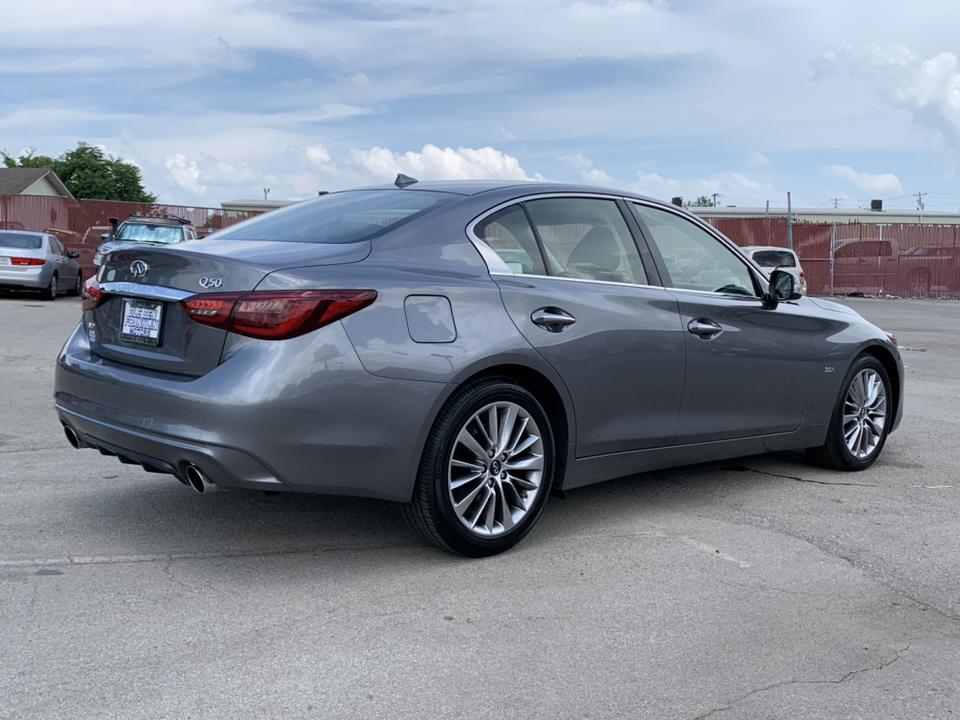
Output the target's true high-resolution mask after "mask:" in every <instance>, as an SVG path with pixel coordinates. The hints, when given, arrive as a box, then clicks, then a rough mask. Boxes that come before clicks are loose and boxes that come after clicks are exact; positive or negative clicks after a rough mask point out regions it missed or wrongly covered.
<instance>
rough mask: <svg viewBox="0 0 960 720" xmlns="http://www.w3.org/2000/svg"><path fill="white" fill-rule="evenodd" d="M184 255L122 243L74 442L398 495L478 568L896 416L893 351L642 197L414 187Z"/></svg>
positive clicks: (103, 277) (155, 462)
mask: <svg viewBox="0 0 960 720" xmlns="http://www.w3.org/2000/svg"><path fill="white" fill-rule="evenodd" d="M188 245H189V247H188V246H187V245H186V244H185V245H182V246H180V247H170V248H167V247H136V248H130V249H121V250H117V251H115V252H113V253H111V254H110V256H109V257H108V259H107V260H106V262H105V264H104V266H103V267H101V269H100V272H99V275H98V278H97V280H96V282H95V283H90V284H88V286H87V288H86V289H85V297H84V311H83V320H82V322H81V323H80V324H79V325H78V326H77V328H76V330H75V331H74V332H73V334H72V335H71V336H70V338H69V339H68V340H67V343H66V345H65V346H64V348H63V351H62V353H61V355H60V357H59V359H58V361H57V368H56V391H55V402H56V409H57V412H58V414H59V417H60V420H61V422H62V423H63V425H64V428H65V432H66V436H67V439H68V440H69V441H70V443H71V444H73V445H74V447H78V448H83V447H92V448H96V449H98V450H99V451H100V452H101V453H105V454H108V455H116V456H118V457H119V459H120V460H121V461H123V462H127V463H135V464H139V465H142V466H143V467H144V468H145V469H146V470H148V471H153V472H163V473H170V474H172V475H175V476H176V477H177V478H178V479H180V481H181V482H183V483H184V484H186V485H188V486H191V487H192V488H193V489H195V490H197V491H200V492H204V493H206V492H210V491H213V490H216V489H217V488H247V489H255V490H266V491H290V492H304V493H335V494H349V495H359V496H366V497H372V498H382V499H388V500H395V501H398V502H400V503H403V507H404V509H405V515H406V517H407V519H408V520H409V521H410V523H411V525H412V526H413V528H414V529H415V530H416V531H418V532H419V533H420V534H421V535H422V536H423V537H425V538H426V539H427V540H429V541H431V542H433V543H435V544H437V545H439V546H441V547H443V548H446V549H448V550H451V551H454V552H457V553H461V554H465V555H469V556H482V555H489V554H493V553H497V552H501V551H503V550H505V549H507V548H509V547H511V546H512V545H514V544H515V543H517V542H518V541H519V540H520V539H521V538H522V537H523V536H524V535H526V533H527V532H528V531H530V529H531V528H532V527H533V525H534V524H535V522H536V520H537V518H538V517H539V515H540V513H541V512H542V511H543V509H544V504H545V503H546V501H547V499H548V496H549V495H550V494H551V492H554V491H562V490H568V489H571V488H576V487H580V486H583V485H588V484H590V483H595V482H600V481H603V480H607V479H610V478H614V477H618V476H624V475H629V474H632V473H637V472H642V471H645V470H651V469H654V468H662V467H668V466H676V465H683V464H687V463H695V462H702V461H707V460H717V459H720V458H729V457H735V456H742V455H748V454H752V453H760V452H766V451H771V450H785V449H791V448H807V449H809V451H810V456H811V457H812V458H813V459H814V460H815V461H816V462H819V463H824V464H826V465H829V466H832V467H834V468H839V469H843V470H863V469H865V468H868V467H869V466H870V465H871V464H872V463H873V462H874V461H875V460H876V459H877V457H878V456H879V455H880V453H881V451H882V449H883V446H884V442H885V441H886V439H887V436H888V434H889V433H890V432H891V431H893V430H894V429H895V428H896V427H897V424H898V423H899V420H900V416H901V408H902V396H903V366H902V363H901V360H900V354H899V352H898V350H897V346H896V342H895V340H894V339H893V338H892V337H891V336H889V335H887V334H886V333H885V332H883V331H882V330H880V329H879V328H877V327H875V326H874V325H872V324H870V323H869V322H867V321H866V320H864V319H863V318H862V317H861V316H860V315H858V314H857V313H855V312H854V311H852V310H850V309H848V308H846V307H844V306H842V305H838V304H836V303H832V302H829V301H826V300H819V299H814V298H806V297H802V296H801V295H800V293H799V288H797V287H796V285H795V280H794V278H793V276H792V275H790V274H788V273H785V272H780V271H774V272H772V273H771V275H770V277H769V278H768V277H766V276H765V275H764V274H763V272H762V271H761V270H760V268H758V267H757V266H756V265H754V264H753V263H752V262H751V261H750V260H749V259H748V258H745V257H744V256H743V255H742V254H741V253H740V252H738V250H737V248H736V247H735V246H734V245H733V244H732V243H730V242H729V241H728V240H727V239H726V238H724V237H723V236H722V235H720V234H719V233H718V232H717V231H716V230H714V229H713V228H712V227H710V226H709V225H706V224H704V223H703V222H701V221H700V220H698V219H697V218H696V217H694V216H693V215H691V214H689V213H687V212H685V211H683V210H681V209H679V208H676V207H673V206H672V205H667V204H664V203H661V202H658V201H655V200H652V199H649V198H646V197H641V196H637V195H631V194H629V193H623V192H617V191H609V190H599V189H596V188H590V187H579V186H568V185H553V184H546V183H523V184H511V183H504V182H466V181H464V182H434V183H426V182H423V183H417V182H416V181H414V180H412V179H410V178H405V177H402V176H401V177H399V178H398V181H397V183H396V187H393V186H390V187H376V188H367V189H361V190H354V191H347V192H338V193H331V194H329V195H325V196H323V197H321V198H318V199H314V200H310V201H306V202H303V203H299V204H297V205H293V206H290V207H288V208H284V209H282V210H276V211H274V212H271V213H269V214H266V215H263V216H260V217H258V218H255V219H252V220H249V221H247V222H244V223H241V224H239V225H236V226H233V227H231V228H228V229H226V230H223V231H221V232H218V233H216V234H214V235H212V236H210V237H209V238H206V239H203V240H198V241H196V242H193V243H189V244H188ZM772 389H773V390H774V391H773V392H772V391H771V390H772Z"/></svg>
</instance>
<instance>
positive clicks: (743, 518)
mask: <svg viewBox="0 0 960 720" xmlns="http://www.w3.org/2000/svg"><path fill="white" fill-rule="evenodd" d="M736 512H739V513H740V519H737V520H734V519H732V518H727V519H721V518H717V517H712V516H710V515H697V517H702V518H706V519H710V520H715V521H717V522H723V523H728V524H731V525H743V526H744V527H750V528H755V529H757V530H764V531H767V532H774V533H777V534H779V535H785V536H786V537H788V538H792V539H794V540H799V541H800V542H803V543H806V544H807V545H809V546H810V547H813V548H816V549H817V550H819V551H820V552H822V553H826V554H827V555H829V556H830V557H834V558H837V559H838V560H842V561H843V562H845V563H846V564H847V565H849V566H850V567H852V568H853V569H854V570H856V571H857V572H859V573H862V574H863V575H864V576H865V577H867V578H869V579H870V580H871V581H872V582H875V583H876V584H877V585H879V586H880V587H883V588H886V589H887V590H889V591H890V592H892V593H894V594H896V595H899V596H900V597H902V598H904V599H906V600H909V601H910V602H912V603H913V604H914V605H916V606H917V607H919V609H920V610H921V611H924V612H925V611H927V610H930V611H932V612H933V613H934V614H935V615H937V616H939V617H942V618H944V619H945V620H950V621H952V622H956V623H960V615H957V614H955V613H954V612H952V611H951V610H948V609H946V608H942V607H940V606H939V605H934V604H933V603H930V602H927V601H926V600H921V599H920V598H918V597H916V596H914V595H911V594H910V593H909V592H907V591H905V590H903V589H902V588H899V587H897V586H896V585H895V584H894V583H892V582H891V581H890V580H889V579H888V578H885V577H883V576H882V575H880V574H879V573H877V572H875V571H872V570H871V569H870V568H864V567H861V566H860V565H858V564H857V563H856V562H855V561H854V560H853V558H851V557H848V556H846V555H844V554H842V553H841V552H840V551H839V550H838V549H837V548H835V547H831V546H829V545H827V544H826V543H823V542H815V541H814V540H812V539H811V538H809V537H805V536H804V535H801V534H799V533H797V532H792V531H790V530H788V529H787V528H784V527H779V526H777V525H773V524H771V523H769V522H764V521H765V520H768V518H765V517H763V516H757V515H754V516H751V515H750V514H749V513H745V512H744V511H742V510H737V511H736ZM750 520H755V521H754V522H750Z"/></svg>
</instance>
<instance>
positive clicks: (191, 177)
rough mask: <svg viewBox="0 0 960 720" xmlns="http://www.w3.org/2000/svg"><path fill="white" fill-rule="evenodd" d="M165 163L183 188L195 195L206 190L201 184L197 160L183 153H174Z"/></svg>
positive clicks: (171, 174) (201, 193) (176, 181)
mask: <svg viewBox="0 0 960 720" xmlns="http://www.w3.org/2000/svg"><path fill="white" fill-rule="evenodd" d="M164 165H165V166H166V168H167V171H168V172H169V173H170V176H171V177H172V178H173V181H174V182H175V183H176V184H177V185H178V186H179V187H180V188H182V189H183V190H186V191H187V192H190V193H193V194H195V195H203V194H204V192H206V188H205V187H204V186H203V185H201V184H200V168H199V166H198V165H197V162H196V160H190V159H189V158H188V157H187V156H186V155H184V154H183V153H174V154H173V155H171V156H170V157H168V158H167V159H166V161H164Z"/></svg>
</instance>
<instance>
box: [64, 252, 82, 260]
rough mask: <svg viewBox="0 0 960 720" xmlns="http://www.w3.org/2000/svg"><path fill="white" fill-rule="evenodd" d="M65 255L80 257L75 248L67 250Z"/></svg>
mask: <svg viewBox="0 0 960 720" xmlns="http://www.w3.org/2000/svg"><path fill="white" fill-rule="evenodd" d="M67 257H70V258H73V259H74V260H76V259H77V258H78V257H80V253H78V252H77V251H76V250H67Z"/></svg>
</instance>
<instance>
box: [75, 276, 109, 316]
mask: <svg viewBox="0 0 960 720" xmlns="http://www.w3.org/2000/svg"><path fill="white" fill-rule="evenodd" d="M106 299H107V298H106V293H105V292H103V290H101V289H100V283H98V282H97V276H96V275H91V276H90V277H89V278H88V279H87V281H86V282H85V283H84V284H83V291H82V292H81V293H80V305H81V307H83V309H84V310H93V309H94V308H96V307H100V305H102V304H103V301H104V300H106Z"/></svg>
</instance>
